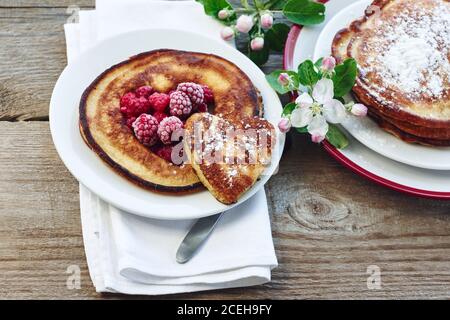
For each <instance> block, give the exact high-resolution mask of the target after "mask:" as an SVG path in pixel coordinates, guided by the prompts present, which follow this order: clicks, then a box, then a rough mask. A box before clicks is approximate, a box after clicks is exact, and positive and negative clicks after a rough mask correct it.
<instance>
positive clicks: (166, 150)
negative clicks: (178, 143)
mask: <svg viewBox="0 0 450 320" xmlns="http://www.w3.org/2000/svg"><path fill="white" fill-rule="evenodd" d="M172 149H173V146H171V145H162V146H158V147H157V148H155V153H156V154H157V155H158V156H159V157H160V158H163V159H164V160H166V161H169V162H172Z"/></svg>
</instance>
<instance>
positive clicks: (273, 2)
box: [264, 0, 288, 10]
mask: <svg viewBox="0 0 450 320" xmlns="http://www.w3.org/2000/svg"><path fill="white" fill-rule="evenodd" d="M286 2H288V0H269V1H267V2H266V3H265V4H264V8H265V9H271V10H281V9H283V7H284V5H285V4H286Z"/></svg>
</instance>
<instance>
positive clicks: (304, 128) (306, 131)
mask: <svg viewBox="0 0 450 320" xmlns="http://www.w3.org/2000/svg"><path fill="white" fill-rule="evenodd" d="M295 130H297V131H298V132H300V133H308V127H303V128H295Z"/></svg>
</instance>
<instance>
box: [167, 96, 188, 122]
mask: <svg viewBox="0 0 450 320" xmlns="http://www.w3.org/2000/svg"><path fill="white" fill-rule="evenodd" d="M169 108H170V114H171V115H173V116H177V117H183V116H188V115H189V114H190V113H191V111H192V102H191V100H190V99H189V96H188V95H187V94H186V93H184V92H181V91H175V92H173V93H172V94H171V95H170V105H169Z"/></svg>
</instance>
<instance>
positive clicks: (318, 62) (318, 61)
mask: <svg viewBox="0 0 450 320" xmlns="http://www.w3.org/2000/svg"><path fill="white" fill-rule="evenodd" d="M322 61H323V58H320V59H319V60H317V61H316V63H314V66H315V67H316V68H317V69H319V70H320V67H321V66H322Z"/></svg>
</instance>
